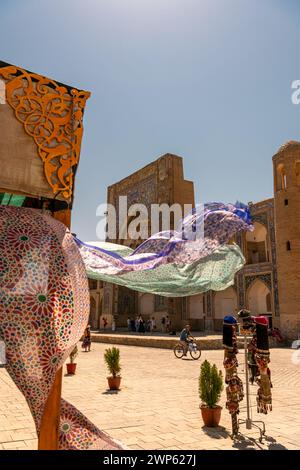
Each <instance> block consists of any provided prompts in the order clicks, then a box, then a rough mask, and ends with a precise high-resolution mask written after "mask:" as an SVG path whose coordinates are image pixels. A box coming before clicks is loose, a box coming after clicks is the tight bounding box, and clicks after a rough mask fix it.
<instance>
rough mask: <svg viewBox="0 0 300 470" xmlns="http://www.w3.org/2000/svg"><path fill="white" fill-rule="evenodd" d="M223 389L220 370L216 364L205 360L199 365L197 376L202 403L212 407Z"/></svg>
mask: <svg viewBox="0 0 300 470" xmlns="http://www.w3.org/2000/svg"><path fill="white" fill-rule="evenodd" d="M222 390H223V376H222V372H221V371H220V370H219V371H218V369H217V366H216V364H214V365H211V364H210V363H209V362H208V361H207V360H205V361H204V362H203V363H202V365H201V370H200V377H199V397H200V399H201V401H202V404H203V405H206V406H208V407H209V408H214V407H215V406H216V405H217V403H218V402H219V400H220V397H221V393H222Z"/></svg>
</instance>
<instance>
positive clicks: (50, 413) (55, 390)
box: [38, 209, 71, 450]
mask: <svg viewBox="0 0 300 470" xmlns="http://www.w3.org/2000/svg"><path fill="white" fill-rule="evenodd" d="M53 217H54V218H55V219H57V220H59V221H60V222H63V223H64V224H65V225H66V226H67V227H68V228H70V225H71V211H70V210H69V209H66V210H64V211H59V212H54V214H53ZM62 370H63V367H61V368H60V369H59V370H58V371H57V373H56V376H55V380H54V383H53V386H52V389H51V392H50V394H49V396H48V400H47V402H46V406H45V410H44V414H43V418H42V422H41V428H40V435H39V443H38V449H39V450H57V449H58V439H59V420H60V400H61V388H62Z"/></svg>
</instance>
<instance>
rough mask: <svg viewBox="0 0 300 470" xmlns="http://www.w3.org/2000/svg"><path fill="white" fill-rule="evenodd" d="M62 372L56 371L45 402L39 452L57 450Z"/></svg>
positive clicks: (60, 370)
mask: <svg viewBox="0 0 300 470" xmlns="http://www.w3.org/2000/svg"><path fill="white" fill-rule="evenodd" d="M62 370H63V368H62V367H61V368H60V369H59V370H58V371H57V373H56V377H55V380H54V384H53V387H52V390H51V392H50V395H49V397H48V400H47V402H46V406H45V411H44V414H43V418H42V423H41V429H40V435H39V445H38V449H39V450H57V449H58V437H59V419H60V400H61V383H62Z"/></svg>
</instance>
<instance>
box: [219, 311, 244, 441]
mask: <svg viewBox="0 0 300 470" xmlns="http://www.w3.org/2000/svg"><path fill="white" fill-rule="evenodd" d="M236 323H237V322H236V319H235V318H234V317H232V316H226V317H224V322H223V348H224V361H223V365H224V368H225V383H226V384H227V387H226V397H227V401H226V408H227V409H228V411H229V413H230V415H231V424H232V435H233V436H236V435H237V434H238V420H237V415H238V414H239V403H240V401H241V400H242V399H243V397H244V391H243V382H242V381H241V379H240V378H239V377H238V373H237V367H238V360H237V357H236V354H237V352H238V350H237V338H236V326H237V325H236Z"/></svg>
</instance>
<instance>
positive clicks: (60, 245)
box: [0, 206, 118, 449]
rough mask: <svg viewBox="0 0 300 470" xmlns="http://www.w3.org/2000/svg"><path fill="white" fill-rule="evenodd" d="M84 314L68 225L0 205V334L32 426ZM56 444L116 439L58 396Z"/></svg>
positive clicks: (89, 444) (91, 444)
mask: <svg viewBox="0 0 300 470" xmlns="http://www.w3.org/2000/svg"><path fill="white" fill-rule="evenodd" d="M88 316H89V292H88V283H87V277H86V273H85V266H84V264H83V262H82V259H81V256H80V253H79V250H78V248H77V246H76V244H75V242H74V240H73V236H72V235H71V233H70V232H69V231H68V229H66V227H64V225H63V224H61V223H60V222H58V221H56V220H55V219H53V218H52V217H50V216H48V215H46V214H42V213H41V212H39V211H37V210H33V209H26V208H19V207H5V206H2V207H0V338H1V339H4V341H5V344H6V351H7V371H8V373H9V374H10V375H11V377H12V379H13V380H14V382H15V383H16V385H17V387H18V388H19V389H20V390H21V392H22V393H23V395H24V396H25V398H26V400H27V402H28V405H29V407H30V410H31V413H32V415H33V418H34V421H35V424H36V429H37V433H38V434H39V429H40V425H41V419H42V416H43V412H44V407H45V404H46V401H47V398H48V395H49V393H50V390H51V387H52V384H53V382H54V379H55V375H56V372H57V371H58V369H59V368H60V367H61V366H62V364H63V362H64V361H65V359H66V358H67V357H68V356H69V353H70V352H71V350H72V349H73V347H74V345H75V344H76V343H77V342H78V341H79V340H80V338H81V336H82V333H83V330H84V327H85V325H86V324H87V321H88ZM60 448H61V449H89V448H98V449H106V448H107V449H112V448H118V445H117V444H115V443H113V442H112V441H110V440H109V438H108V437H107V436H105V435H104V434H103V433H101V432H100V431H99V430H98V429H97V428H96V427H95V426H94V425H93V424H92V423H90V422H89V421H88V420H87V419H86V418H85V417H84V416H83V415H82V414H81V413H80V412H79V411H78V410H76V408H74V407H73V406H72V405H70V404H69V403H67V402H65V401H64V400H62V404H61V422H60Z"/></svg>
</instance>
